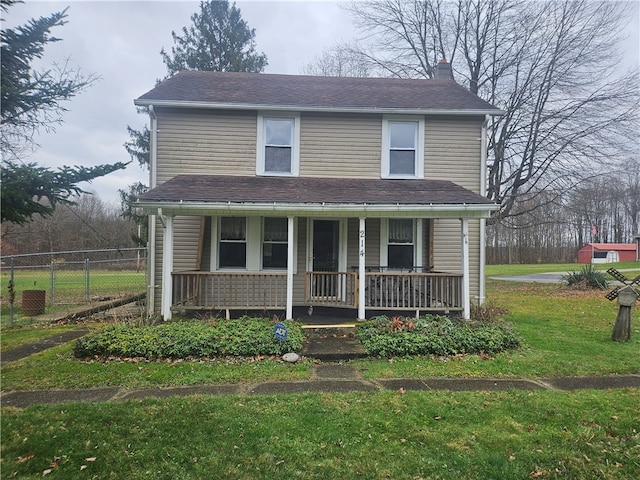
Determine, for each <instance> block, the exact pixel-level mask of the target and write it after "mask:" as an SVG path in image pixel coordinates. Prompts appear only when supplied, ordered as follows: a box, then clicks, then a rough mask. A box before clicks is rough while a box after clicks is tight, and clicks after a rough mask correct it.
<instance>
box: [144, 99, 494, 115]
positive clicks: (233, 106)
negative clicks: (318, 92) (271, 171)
mask: <svg viewBox="0 0 640 480" xmlns="http://www.w3.org/2000/svg"><path fill="white" fill-rule="evenodd" d="M134 103H135V104H136V105H138V106H140V107H146V106H149V105H155V106H156V107H173V108H198V109H203V108H204V109H218V110H270V111H287V112H290V111H292V110H296V111H301V112H341V113H386V114H404V115H407V114H409V115H426V114H429V115H466V116H478V115H482V116H484V115H504V113H505V112H504V111H503V110H499V109H497V108H496V109H477V110H475V109H457V110H456V109H442V108H439V109H427V108H422V109H420V108H376V107H342V106H327V107H325V106H319V105H269V104H252V103H217V102H195V101H188V100H146V99H140V98H138V99H136V100H135V101H134Z"/></svg>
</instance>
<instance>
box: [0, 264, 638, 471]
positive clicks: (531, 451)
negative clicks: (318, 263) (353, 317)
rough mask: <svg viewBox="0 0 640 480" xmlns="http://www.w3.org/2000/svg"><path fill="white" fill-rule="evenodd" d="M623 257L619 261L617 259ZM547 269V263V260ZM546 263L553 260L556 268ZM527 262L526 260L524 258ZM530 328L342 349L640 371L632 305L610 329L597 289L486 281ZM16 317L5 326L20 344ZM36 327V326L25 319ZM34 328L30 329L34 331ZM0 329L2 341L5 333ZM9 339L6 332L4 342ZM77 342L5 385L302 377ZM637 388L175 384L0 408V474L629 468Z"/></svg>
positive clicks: (634, 450)
mask: <svg viewBox="0 0 640 480" xmlns="http://www.w3.org/2000/svg"><path fill="white" fill-rule="evenodd" d="M621 268H623V267H621ZM553 270H555V269H553ZM553 270H552V271H553ZM523 271H524V270H523ZM487 294H488V297H489V299H490V301H491V302H494V303H496V304H500V305H502V306H504V307H506V308H508V309H509V314H508V316H507V319H508V320H509V321H510V322H512V323H513V324H514V326H515V328H516V329H517V331H518V332H519V333H520V334H521V335H522V337H523V338H524V340H525V343H526V346H525V348H523V349H522V350H521V351H517V352H513V353H509V354H500V355H498V356H496V357H493V358H490V359H484V358H480V357H478V356H461V357H454V358H448V359H437V358H436V359H434V358H432V357H421V358H407V359H403V358H399V359H394V360H393V361H389V360H386V359H379V360H377V359H367V360H358V361H354V362H352V365H354V366H356V368H358V369H360V371H361V372H362V373H364V375H365V376H368V377H416V376H432V375H433V376H453V377H456V376H457V377H462V376H465V377H493V376H503V377H528V376H531V377H543V376H556V375H586V374H614V373H636V374H637V373H640V356H639V353H640V318H638V309H637V308H636V309H635V310H634V317H633V320H632V328H633V331H632V340H631V342H628V343H624V344H620V343H616V342H613V341H611V339H610V336H611V331H612V328H613V323H614V322H615V317H616V312H617V306H616V305H615V303H611V302H609V301H607V300H606V299H604V298H603V296H602V292H583V291H578V290H573V289H569V288H567V287H561V286H556V285H541V284H516V283H512V282H498V281H490V282H488V290H487ZM23 330H26V329H3V330H2V334H3V345H4V344H5V343H4V342H5V338H4V337H5V335H6V336H7V337H13V340H11V341H15V342H19V341H21V340H20V337H21V338H25V337H26V336H28V335H29V334H28V333H23ZM32 330H33V329H32ZM38 330H40V329H38ZM7 341H9V340H8V339H7ZM3 348H4V346H3ZM71 349H72V344H71V343H69V344H67V345H63V346H60V347H56V348H52V349H50V350H48V351H45V352H41V353H39V354H35V355H33V356H31V357H28V358H26V359H23V360H20V361H17V362H12V363H9V364H6V365H3V366H2V379H1V381H2V388H3V390H5V391H8V390H13V389H38V388H51V389H53V388H74V387H83V386H85V387H88V386H104V385H120V386H123V387H128V388H136V387H152V386H154V387H155V386H163V385H193V384H207V383H209V384H211V383H228V382H261V381H268V380H299V379H305V378H309V376H310V374H311V368H310V366H311V364H310V363H309V362H303V363H300V364H296V365H290V364H285V363H282V362H280V361H277V360H271V359H262V358H257V359H252V360H250V361H247V360H225V359H220V360H215V361H198V360H193V361H180V362H164V361H163V362H139V361H138V362H134V361H131V362H124V361H110V362H100V361H87V362H81V361H78V360H77V359H74V358H73V357H72V355H71ZM639 404H640V389H637V388H636V389H612V390H607V391H593V390H580V391H573V392H558V391H546V390H545V391H542V390H541V391H516V390H512V391H507V392H447V391H439V392H438V391H436V392H412V391H409V392H406V393H402V392H389V391H387V392H374V393H371V392H369V393H350V394H302V395H280V396H255V397H254V396H219V397H200V396H192V397H173V398H169V399H162V400H160V399H145V400H136V401H126V402H109V403H86V404H82V403H76V404H64V405H35V406H32V407H29V408H27V409H24V410H20V409H15V408H10V407H9V408H3V409H2V419H1V421H2V441H1V445H2V446H1V450H0V454H1V459H0V467H1V471H2V478H35V477H42V476H43V475H45V474H46V476H47V478H52V479H55V478H64V479H72V480H73V479H85V478H99V479H110V478H113V479H120V478H127V479H134V480H135V479H154V480H156V479H158V480H162V479H185V480H186V479H200V478H227V479H261V478H265V479H281V478H282V479H285V478H286V479H290V478H299V479H316V478H318V479H319V478H345V479H351V478H366V479H375V480H377V479H388V478H393V479H423V478H429V479H462V480H465V479H479V478H483V479H484V478H486V479H503V478H505V479H506V478H508V479H512V478H514V479H516V478H518V479H520V478H522V479H525V478H562V479H587V478H598V479H605V480H606V479H627V478H628V479H631V478H640V423H639V421H638V405H639Z"/></svg>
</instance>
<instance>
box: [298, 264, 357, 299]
mask: <svg viewBox="0 0 640 480" xmlns="http://www.w3.org/2000/svg"><path fill="white" fill-rule="evenodd" d="M304 283H305V286H304V291H305V303H311V304H314V305H327V306H334V307H357V306H358V303H357V302H358V294H357V292H358V290H357V288H358V287H357V285H358V274H357V273H349V272H307V274H306V276H305V282H304Z"/></svg>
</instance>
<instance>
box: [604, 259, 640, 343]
mask: <svg viewBox="0 0 640 480" xmlns="http://www.w3.org/2000/svg"><path fill="white" fill-rule="evenodd" d="M607 273H608V274H609V275H611V276H612V277H613V278H615V279H616V280H618V281H620V282H622V286H620V287H616V288H614V289H613V290H611V291H610V292H609V293H607V294H606V295H605V297H606V298H607V299H608V300H610V301H612V300H614V299H615V298H617V299H618V305H619V306H620V308H619V310H618V317H617V318H616V324H615V326H614V327H613V334H612V335H611V338H612V339H613V340H615V341H616V342H628V341H629V340H630V339H631V309H632V308H633V306H634V305H635V304H636V300H637V299H638V297H640V292H639V291H638V290H636V289H635V288H634V287H635V285H640V275H638V276H637V277H636V278H634V279H633V280H629V279H628V278H627V277H625V276H624V275H623V274H622V273H620V272H619V271H617V270H616V269H615V268H610V269H609V270H607Z"/></svg>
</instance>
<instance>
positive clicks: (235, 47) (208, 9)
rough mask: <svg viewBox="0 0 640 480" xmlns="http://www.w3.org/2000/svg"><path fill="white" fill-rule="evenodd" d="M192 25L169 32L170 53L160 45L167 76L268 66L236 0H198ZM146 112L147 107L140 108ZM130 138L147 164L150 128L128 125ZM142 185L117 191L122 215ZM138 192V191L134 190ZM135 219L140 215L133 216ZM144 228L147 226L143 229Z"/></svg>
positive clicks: (135, 152) (136, 155)
mask: <svg viewBox="0 0 640 480" xmlns="http://www.w3.org/2000/svg"><path fill="white" fill-rule="evenodd" d="M191 21H192V25H191V26H189V28H187V27H183V28H182V35H178V34H177V33H176V32H175V31H172V32H171V36H172V37H173V42H174V46H173V47H172V48H171V53H170V54H169V53H167V51H166V50H165V49H164V48H162V50H161V51H160V55H161V56H162V61H163V62H164V64H165V65H166V67H167V77H166V78H168V77H170V76H171V75H174V74H175V73H177V72H179V71H180V70H207V71H217V72H255V73H259V72H262V71H263V70H264V68H265V67H266V66H267V56H266V55H265V54H264V53H258V52H256V48H255V36H256V32H255V29H252V28H249V26H248V25H247V22H245V21H244V20H243V19H242V17H241V12H240V9H239V8H237V7H236V5H235V2H234V3H233V5H231V6H230V5H229V2H228V1H226V0H223V1H216V0H209V1H203V2H200V13H194V14H193V15H192V16H191ZM140 112H141V113H147V112H146V109H140ZM127 131H128V132H129V137H130V140H129V141H128V142H126V143H125V144H124V146H125V148H126V149H127V152H129V155H131V158H132V159H133V160H136V161H137V162H138V163H139V164H140V166H141V167H147V166H148V165H149V143H150V142H149V138H150V132H149V129H148V128H147V127H146V126H145V127H144V128H143V129H142V130H136V129H134V128H131V127H130V126H127ZM141 187H142V185H140V184H136V185H131V186H130V187H129V191H125V190H120V200H121V209H122V215H123V216H125V217H126V218H131V217H130V214H131V212H132V207H131V202H132V201H135V199H136V196H137V194H140V193H143V190H142V189H141ZM136 192H137V193H136ZM134 219H135V220H136V221H137V222H140V221H143V218H140V217H136V218H134ZM145 231H146V228H145Z"/></svg>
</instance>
